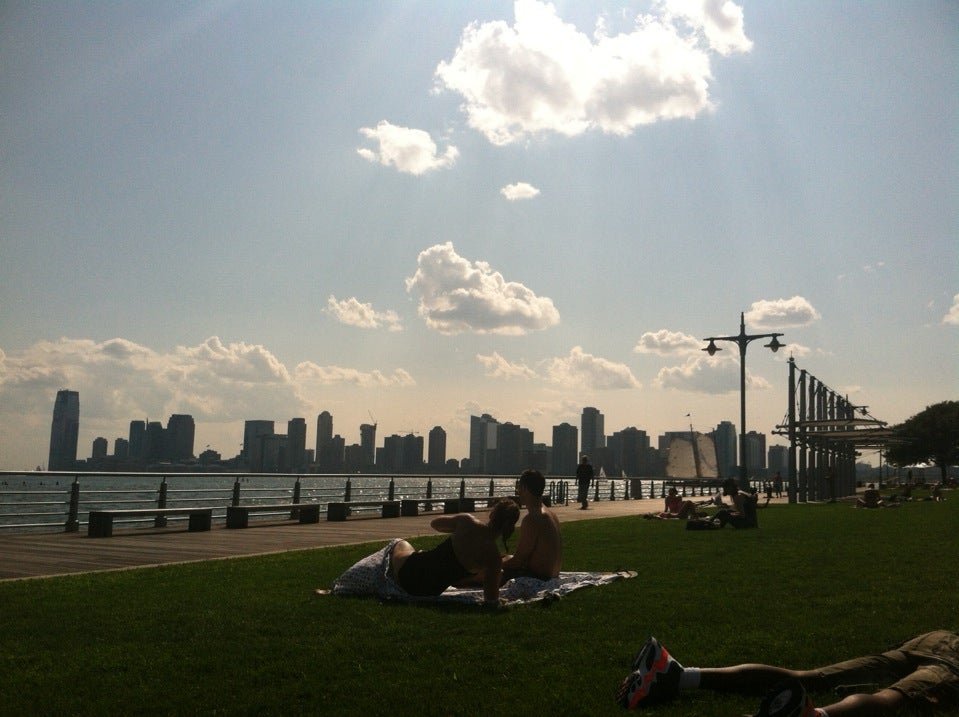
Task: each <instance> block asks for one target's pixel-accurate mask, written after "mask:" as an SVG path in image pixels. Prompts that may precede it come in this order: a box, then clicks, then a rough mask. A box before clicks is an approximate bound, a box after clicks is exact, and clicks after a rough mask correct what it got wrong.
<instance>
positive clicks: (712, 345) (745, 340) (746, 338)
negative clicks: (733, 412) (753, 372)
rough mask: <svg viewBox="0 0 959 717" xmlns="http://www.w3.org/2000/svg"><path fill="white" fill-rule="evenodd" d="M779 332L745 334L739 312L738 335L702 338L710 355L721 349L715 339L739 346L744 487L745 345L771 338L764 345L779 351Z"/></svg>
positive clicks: (742, 478)
mask: <svg viewBox="0 0 959 717" xmlns="http://www.w3.org/2000/svg"><path fill="white" fill-rule="evenodd" d="M780 336H782V334H781V333H779V334H747V333H746V317H745V314H743V313H740V314H739V336H710V337H708V338H705V339H703V341H708V342H709V345H707V346H706V348H704V349H703V351H705V352H706V353H708V354H709V355H710V356H714V355H715V354H716V352H717V351H722V349H721V348H719V347H718V346H717V345H716V342H717V341H732V342H733V343H734V344H737V345H738V346H739V486H740V487H741V488H746V487H747V486H748V475H749V472H748V467H747V465H746V455H747V452H746V347H747V346H748V345H749V342H750V341H755V340H756V339H772V341H770V342H769V343H768V344H764V346H765V347H766V348H768V349H770V350H772V352H773V353H775V352H776V351H779V349H781V348H782V347H783V346H785V345H786V344H781V343H779V337H780Z"/></svg>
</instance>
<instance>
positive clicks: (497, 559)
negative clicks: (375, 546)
mask: <svg viewBox="0 0 959 717" xmlns="http://www.w3.org/2000/svg"><path fill="white" fill-rule="evenodd" d="M518 519H519V506H518V505H516V503H515V502H514V501H512V500H509V499H504V500H499V501H497V502H496V503H494V504H493V507H492V508H491V509H490V512H489V519H488V521H487V522H486V523H482V522H480V521H479V520H477V519H476V518H475V517H473V516H472V515H470V514H469V513H460V514H458V515H444V516H441V517H439V518H435V519H434V520H433V521H432V522H431V523H430V526H431V527H432V528H433V530H435V531H437V532H440V533H450V537H449V538H447V539H446V540H444V541H443V542H442V543H440V544H439V545H438V546H436V547H435V548H433V549H432V550H414V549H413V546H412V545H410V544H409V543H408V542H407V541H405V540H400V541H397V542H396V544H395V545H394V546H393V552H392V555H391V556H390V577H392V578H393V580H394V581H395V582H396V584H397V585H399V586H400V587H401V588H403V589H404V590H405V591H406V592H408V593H409V594H410V595H419V596H425V595H439V594H440V593H442V592H443V591H444V590H446V588H448V587H450V586H451V585H455V584H457V583H460V582H461V581H463V580H464V579H466V578H468V577H470V576H472V575H476V574H477V573H482V575H483V597H484V599H485V600H486V602H488V603H496V602H498V601H499V583H500V574H501V572H502V569H503V568H502V558H501V556H500V551H499V548H498V547H497V545H496V539H497V538H502V540H503V547H504V548H506V541H507V539H508V538H509V536H510V535H512V533H513V527H514V526H515V525H516V521H517V520H518ZM507 552H508V548H507Z"/></svg>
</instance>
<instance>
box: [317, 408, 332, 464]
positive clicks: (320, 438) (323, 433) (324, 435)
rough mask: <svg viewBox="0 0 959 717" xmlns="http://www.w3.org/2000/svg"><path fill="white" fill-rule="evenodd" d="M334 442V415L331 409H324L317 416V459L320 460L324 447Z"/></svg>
mask: <svg viewBox="0 0 959 717" xmlns="http://www.w3.org/2000/svg"><path fill="white" fill-rule="evenodd" d="M332 442H333V416H332V414H331V413H330V412H329V411H323V413H321V414H320V415H319V416H317V417H316V460H317V462H322V461H321V460H320V458H321V456H322V455H323V449H324V448H326V447H327V446H328V445H330V443H332Z"/></svg>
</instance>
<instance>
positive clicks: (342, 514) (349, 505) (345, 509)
mask: <svg viewBox="0 0 959 717" xmlns="http://www.w3.org/2000/svg"><path fill="white" fill-rule="evenodd" d="M374 506H379V507H380V515H381V516H382V517H384V518H399V517H400V501H398V500H350V501H339V502H334V503H328V504H327V506H326V519H327V520H336V521H339V520H346V519H347V518H348V517H349V516H350V513H352V509H353V508H372V507H374Z"/></svg>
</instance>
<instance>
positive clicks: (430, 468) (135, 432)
mask: <svg viewBox="0 0 959 717" xmlns="http://www.w3.org/2000/svg"><path fill="white" fill-rule="evenodd" d="M79 419H80V415H79V394H78V392H76V391H70V390H61V391H59V392H58V393H57V399H56V402H55V403H54V406H53V422H52V426H51V430H50V457H51V465H52V464H53V460H54V457H55V456H56V458H57V461H58V465H57V466H56V467H55V468H49V470H68V471H69V470H92V471H98V470H106V471H121V472H123V471H134V472H136V471H142V470H155V469H157V466H159V465H162V464H170V465H178V466H184V465H191V464H194V463H195V464H198V465H201V466H208V465H210V464H218V465H221V466H225V467H230V468H232V469H233V470H238V471H247V472H251V473H278V472H279V473H314V472H315V473H338V472H343V471H346V472H364V471H367V470H376V471H383V470H387V471H395V472H406V473H416V472H424V471H425V472H454V473H457V472H461V471H462V472H465V473H472V474H477V473H478V474H513V473H516V474H518V473H521V472H522V471H523V470H525V469H526V468H538V469H540V470H542V471H543V472H544V473H547V474H553V475H555V474H562V475H573V474H575V471H576V466H577V464H578V463H579V461H580V459H581V458H583V457H585V456H589V457H590V458H591V460H592V462H593V465H594V466H595V469H596V470H597V471H600V470H601V469H605V470H606V471H607V474H609V475H619V474H620V473H623V474H624V475H625V474H626V473H627V471H628V472H629V475H633V476H635V475H665V473H664V471H665V469H666V456H667V455H668V452H669V450H670V445H671V441H672V440H673V438H675V437H677V436H678V437H681V438H682V439H683V440H687V441H688V437H689V436H691V435H692V434H693V428H692V426H690V428H689V430H685V429H684V430H679V431H667V432H665V433H663V434H659V435H658V436H654V435H649V434H648V432H647V431H646V430H645V429H643V428H641V427H637V426H625V427H623V428H621V429H618V430H615V429H614V430H613V431H612V432H611V433H609V434H606V433H605V431H604V430H603V428H602V427H603V425H604V422H605V416H604V415H603V413H602V411H600V410H599V409H597V408H596V407H593V406H584V407H583V409H582V412H581V414H580V422H579V424H578V425H571V424H569V423H567V422H564V423H562V424H559V425H555V426H552V439H551V440H549V441H547V440H544V437H542V436H540V439H539V440H536V437H535V434H534V432H533V431H531V430H530V429H529V428H528V427H524V426H522V425H519V424H516V423H513V422H512V421H510V420H505V421H500V420H499V419H498V418H496V417H495V416H490V415H489V414H483V415H482V416H470V435H469V455H466V456H452V455H448V454H447V453H446V444H447V433H446V430H445V429H444V428H443V427H442V426H434V427H433V428H431V429H430V431H429V437H428V439H426V437H424V436H422V435H420V434H419V431H413V432H411V433H408V434H406V435H402V434H400V433H396V432H394V433H391V434H380V436H379V440H380V444H379V445H377V428H378V426H377V424H375V423H374V424H368V423H365V424H361V425H360V426H359V434H360V441H359V443H348V442H347V441H346V438H345V437H344V436H343V435H340V434H339V433H338V432H336V430H335V418H334V417H333V416H332V415H331V414H330V413H329V412H328V411H323V412H321V413H320V414H318V415H317V417H316V435H315V437H314V438H313V440H310V437H309V434H308V430H307V425H308V421H307V420H306V419H305V418H304V417H294V418H291V419H289V420H288V421H287V431H286V433H278V432H277V426H276V423H277V422H276V421H274V420H266V419H247V420H246V421H244V427H243V442H242V444H241V449H240V452H239V453H238V454H236V455H235V456H231V455H222V454H221V453H220V452H219V451H217V450H216V447H215V446H210V445H207V446H206V447H205V449H204V450H203V451H200V450H197V448H196V446H195V445H194V438H195V425H194V421H193V416H191V415H189V414H173V415H171V416H170V417H169V419H168V421H167V426H166V427H165V428H164V427H163V424H162V422H161V421H151V420H137V419H134V420H131V421H130V423H129V433H128V435H127V437H126V438H124V437H123V436H117V437H115V438H114V439H113V444H112V445H113V446H114V450H113V452H112V453H111V452H110V448H109V446H110V445H111V444H110V440H109V439H108V438H107V437H105V436H97V437H96V438H95V439H94V440H93V442H92V446H91V455H90V456H85V455H81V450H82V449H80V448H78V446H77V445H76V436H77V428H78V425H79V423H80V420H79ZM697 433H700V435H702V433H701V432H697ZM706 435H708V436H710V437H711V438H712V440H713V441H714V445H715V448H714V454H715V456H716V458H717V461H716V466H717V467H718V469H719V471H720V476H721V477H724V476H732V475H734V474H735V473H737V472H738V459H737V444H738V436H737V432H736V428H735V425H734V424H733V423H732V422H730V421H721V422H720V423H719V424H718V425H716V426H715V427H714V428H713V429H711V430H709V431H707V432H706ZM65 436H66V437H67V440H65ZM654 437H655V441H654ZM768 438H769V437H768V436H767V435H766V434H765V433H761V432H757V431H749V432H748V433H747V435H746V436H745V437H744V440H745V441H746V445H747V446H748V450H749V458H748V474H749V476H750V477H752V476H756V477H760V478H761V477H763V476H765V475H766V472H767V470H766V469H767V456H768V463H769V465H770V466H772V464H774V463H775V466H774V467H775V468H778V467H779V466H780V464H781V465H782V466H783V469H785V453H786V450H787V449H786V446H784V445H775V446H769V449H768V451H767V441H768ZM427 440H428V442H427ZM313 446H315V448H314V447H313ZM650 451H652V452H651V453H650ZM74 464H75V465H74ZM669 475H672V476H674V477H680V476H678V475H677V474H669Z"/></svg>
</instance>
